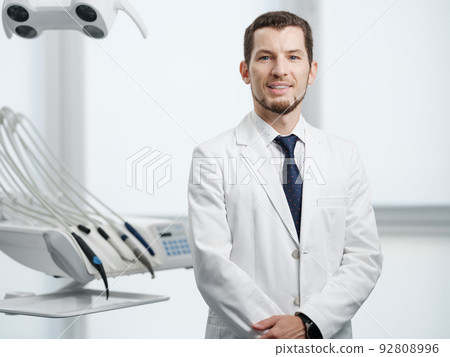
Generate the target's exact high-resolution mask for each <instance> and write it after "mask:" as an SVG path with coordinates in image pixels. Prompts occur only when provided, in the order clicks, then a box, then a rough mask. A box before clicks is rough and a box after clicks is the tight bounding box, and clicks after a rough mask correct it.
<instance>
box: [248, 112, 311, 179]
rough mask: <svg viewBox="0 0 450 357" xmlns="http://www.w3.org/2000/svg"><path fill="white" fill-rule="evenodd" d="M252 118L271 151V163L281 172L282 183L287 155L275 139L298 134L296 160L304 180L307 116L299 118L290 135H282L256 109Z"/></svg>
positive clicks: (295, 151) (252, 113) (295, 150)
mask: <svg viewBox="0 0 450 357" xmlns="http://www.w3.org/2000/svg"><path fill="white" fill-rule="evenodd" d="M251 118H252V121H253V123H254V124H255V126H256V128H257V129H258V132H259V133H260V134H261V139H262V140H263V142H264V144H265V145H266V147H267V150H268V151H269V158H270V159H269V160H270V164H271V165H272V166H273V167H275V168H276V169H277V171H278V172H279V178H280V183H282V182H283V162H284V159H285V155H284V153H283V150H281V147H280V146H279V145H278V144H277V143H275V142H274V141H273V140H274V139H275V138H276V137H277V136H281V137H284V136H289V135H292V134H294V135H295V136H297V138H298V139H299V140H297V144H296V145H295V149H294V160H295V163H296V164H297V167H298V169H299V171H300V176H301V178H302V180H303V170H302V169H303V166H304V160H305V157H304V156H305V118H303V116H302V115H300V119H299V120H298V122H297V125H296V126H295V128H294V129H293V130H292V132H291V133H289V134H288V135H281V134H280V133H278V132H277V131H276V130H275V129H274V128H273V127H271V126H270V125H269V124H268V123H267V122H265V121H264V120H263V119H261V118H260V117H259V116H258V114H256V112H255V111H254V110H253V111H252V112H251Z"/></svg>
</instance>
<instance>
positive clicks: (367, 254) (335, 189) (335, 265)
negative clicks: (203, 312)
mask: <svg viewBox="0 0 450 357" xmlns="http://www.w3.org/2000/svg"><path fill="white" fill-rule="evenodd" d="M259 137H260V135H259V132H258V131H257V129H256V127H255V125H254V123H253V121H252V120H251V118H250V115H247V116H246V117H245V118H244V119H243V120H242V122H241V123H240V124H239V125H238V126H237V127H236V128H235V129H232V130H229V131H227V132H225V133H223V134H221V135H219V136H218V137H216V138H214V139H212V140H210V141H208V142H206V143H204V144H202V145H200V146H198V147H197V148H196V149H195V150H194V153H193V164H192V169H191V177H190V182H189V195H188V196H189V205H190V208H189V217H190V227H191V245H192V250H193V258H194V271H195V276H196V281H197V285H198V288H199V290H200V292H201V294H202V296H203V298H204V299H205V301H206V303H207V304H208V305H209V307H210V311H209V316H208V322H207V330H206V337H207V338H255V337H258V336H260V334H261V333H260V332H258V331H256V330H253V329H252V328H251V325H252V324H253V323H256V322H258V321H260V320H263V319H265V318H268V317H270V316H272V315H281V314H285V315H293V314H294V313H295V312H297V311H301V312H303V313H304V314H306V315H307V316H308V317H309V318H310V319H312V320H313V321H314V322H315V323H316V324H317V326H318V327H319V329H320V331H321V332H322V335H323V337H324V338H351V337H352V329H351V322H350V320H351V318H352V317H353V315H354V314H355V313H356V312H357V310H358V309H359V308H360V306H361V305H362V304H363V302H364V301H365V300H366V298H367V297H368V296H369V294H370V292H371V291H372V289H373V287H374V285H375V283H376V281H377V279H378V277H379V275H380V272H381V265H382V254H381V250H380V244H379V238H378V233H377V228H376V222H375V216H374V212H373V209H372V206H371V203H370V192H369V183H368V181H367V177H366V174H365V171H364V168H363V165H362V163H361V160H360V158H359V156H358V153H357V151H356V149H355V147H354V145H352V144H351V143H349V142H347V141H345V140H343V139H340V138H337V137H334V136H332V135H330V134H327V133H325V132H323V131H321V130H319V129H316V128H314V127H312V126H311V125H309V124H307V123H305V162H304V167H303V168H302V170H303V180H304V181H303V201H302V218H301V232H300V243H299V241H298V238H297V233H296V229H295V226H294V222H293V219H292V216H291V212H290V210H289V206H288V203H287V200H286V196H285V194H284V191H283V188H282V186H281V184H280V178H279V176H277V175H279V170H280V169H279V166H278V167H277V166H274V165H273V164H272V163H271V162H270V160H269V158H267V156H268V149H267V147H266V146H265V145H264V144H263V143H262V140H260V139H258V138H259Z"/></svg>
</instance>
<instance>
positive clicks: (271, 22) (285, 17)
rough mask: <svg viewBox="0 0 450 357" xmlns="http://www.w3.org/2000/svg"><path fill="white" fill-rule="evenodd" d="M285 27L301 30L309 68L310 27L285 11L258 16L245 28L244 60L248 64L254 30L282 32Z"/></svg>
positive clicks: (311, 43) (310, 58) (311, 48)
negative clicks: (262, 29)
mask: <svg viewBox="0 0 450 357" xmlns="http://www.w3.org/2000/svg"><path fill="white" fill-rule="evenodd" d="M287 26H297V27H300V28H301V29H302V30H303V34H304V36H305V46H306V51H307V52H308V61H309V65H310V66H311V62H312V60H313V36H312V31H311V27H310V26H309V24H308V22H306V20H304V19H302V18H301V17H299V16H297V15H295V14H293V13H291V12H287V11H271V12H266V13H265V14H262V15H260V16H258V17H257V18H256V19H255V21H253V23H252V24H251V25H250V26H249V27H247V29H246V30H245V35H244V60H245V62H246V63H247V65H249V64H250V57H251V54H252V51H253V37H254V33H255V31H256V30H258V29H260V28H263V27H274V28H276V29H279V30H282V29H284V28H285V27H287Z"/></svg>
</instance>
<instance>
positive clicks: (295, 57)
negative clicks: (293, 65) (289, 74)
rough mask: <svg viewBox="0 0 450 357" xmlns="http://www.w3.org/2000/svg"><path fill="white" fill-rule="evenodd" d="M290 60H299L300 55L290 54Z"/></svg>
mask: <svg viewBox="0 0 450 357" xmlns="http://www.w3.org/2000/svg"><path fill="white" fill-rule="evenodd" d="M289 58H290V59H291V60H293V61H296V60H299V59H300V57H298V56H291V57H289Z"/></svg>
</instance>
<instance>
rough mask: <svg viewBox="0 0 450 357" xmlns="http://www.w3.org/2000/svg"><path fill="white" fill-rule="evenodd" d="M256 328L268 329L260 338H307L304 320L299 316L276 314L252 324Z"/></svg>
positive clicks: (259, 329) (260, 329)
mask: <svg viewBox="0 0 450 357" xmlns="http://www.w3.org/2000/svg"><path fill="white" fill-rule="evenodd" d="M252 327H253V328H254V329H255V330H258V331H264V330H268V331H267V332H266V333H265V334H264V335H262V336H261V337H260V338H277V339H281V338H300V339H305V338H306V330H305V325H304V324H303V321H302V320H301V319H300V318H299V317H298V316H290V315H274V316H271V317H269V318H267V319H265V320H262V321H259V322H257V323H255V324H253V325H252Z"/></svg>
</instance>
